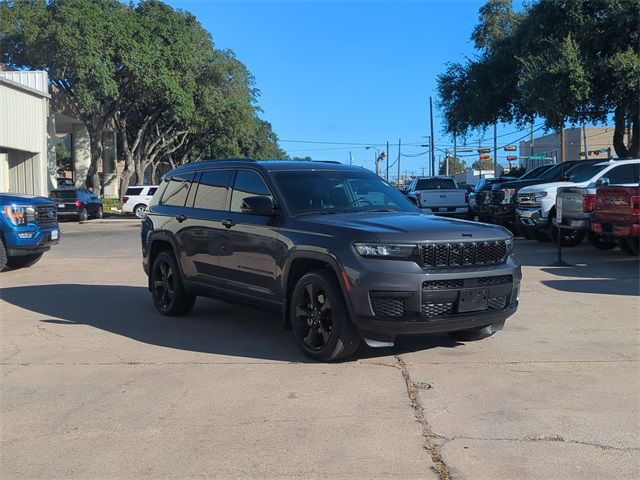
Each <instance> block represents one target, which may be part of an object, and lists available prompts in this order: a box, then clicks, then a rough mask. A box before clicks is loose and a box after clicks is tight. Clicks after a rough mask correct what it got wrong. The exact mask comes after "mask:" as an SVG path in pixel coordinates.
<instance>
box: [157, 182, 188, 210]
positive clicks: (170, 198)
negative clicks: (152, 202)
mask: <svg viewBox="0 0 640 480" xmlns="http://www.w3.org/2000/svg"><path fill="white" fill-rule="evenodd" d="M191 178H192V177H191V174H188V177H185V176H183V175H174V176H173V177H171V178H170V179H169V183H168V185H167V187H166V188H165V190H164V193H163V194H162V200H161V202H160V203H162V204H163V205H172V206H175V207H183V206H184V204H185V201H186V200H187V194H188V193H189V186H190V185H191Z"/></svg>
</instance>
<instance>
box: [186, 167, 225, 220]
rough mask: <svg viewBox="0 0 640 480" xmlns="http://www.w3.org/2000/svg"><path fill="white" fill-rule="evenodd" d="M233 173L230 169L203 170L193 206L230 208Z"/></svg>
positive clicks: (213, 208) (212, 208)
mask: <svg viewBox="0 0 640 480" xmlns="http://www.w3.org/2000/svg"><path fill="white" fill-rule="evenodd" d="M232 174H233V172H232V171H230V170H209V171H205V172H202V176H201V177H200V183H199V184H198V190H197V191H196V198H195V202H194V204H193V206H194V207H195V208H206V209H207V210H225V211H226V210H228V208H229V190H230V189H231V178H232Z"/></svg>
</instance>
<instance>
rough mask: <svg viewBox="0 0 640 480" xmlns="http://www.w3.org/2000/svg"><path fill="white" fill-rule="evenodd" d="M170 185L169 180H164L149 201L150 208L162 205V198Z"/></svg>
mask: <svg viewBox="0 0 640 480" xmlns="http://www.w3.org/2000/svg"><path fill="white" fill-rule="evenodd" d="M167 185H169V180H162V183H161V184H160V186H159V187H158V189H157V190H156V193H154V194H153V198H152V199H151V200H150V201H149V206H150V207H151V206H153V205H157V204H158V203H160V199H161V198H162V194H163V193H164V190H165V188H167Z"/></svg>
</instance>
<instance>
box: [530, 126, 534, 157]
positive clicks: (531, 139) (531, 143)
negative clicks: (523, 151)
mask: <svg viewBox="0 0 640 480" xmlns="http://www.w3.org/2000/svg"><path fill="white" fill-rule="evenodd" d="M529 145H530V146H531V155H533V122H531V133H530V134H529Z"/></svg>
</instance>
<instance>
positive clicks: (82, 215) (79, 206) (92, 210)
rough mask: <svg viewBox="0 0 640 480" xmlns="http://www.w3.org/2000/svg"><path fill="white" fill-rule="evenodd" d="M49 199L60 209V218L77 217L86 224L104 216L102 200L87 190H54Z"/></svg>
mask: <svg viewBox="0 0 640 480" xmlns="http://www.w3.org/2000/svg"><path fill="white" fill-rule="evenodd" d="M49 198H51V200H53V201H54V202H55V204H56V206H57V207H58V216H59V217H76V218H77V219H78V220H79V221H81V222H84V221H86V220H87V219H89V218H102V216H103V211H102V198H100V197H99V196H97V195H95V194H94V193H93V192H90V191H89V190H87V189H86V188H73V189H62V190H52V191H51V194H50V195H49Z"/></svg>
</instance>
